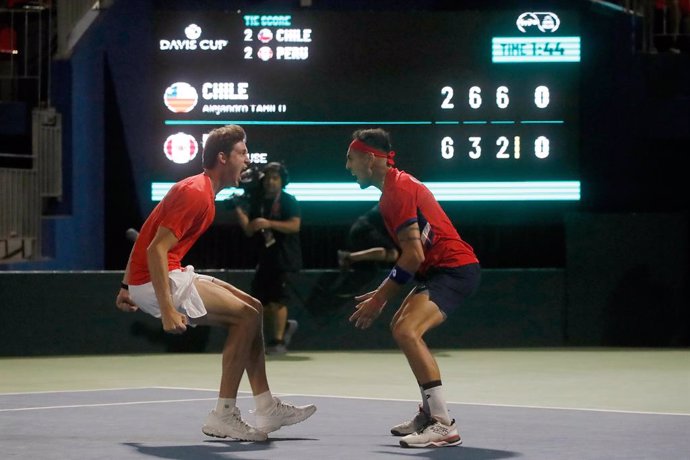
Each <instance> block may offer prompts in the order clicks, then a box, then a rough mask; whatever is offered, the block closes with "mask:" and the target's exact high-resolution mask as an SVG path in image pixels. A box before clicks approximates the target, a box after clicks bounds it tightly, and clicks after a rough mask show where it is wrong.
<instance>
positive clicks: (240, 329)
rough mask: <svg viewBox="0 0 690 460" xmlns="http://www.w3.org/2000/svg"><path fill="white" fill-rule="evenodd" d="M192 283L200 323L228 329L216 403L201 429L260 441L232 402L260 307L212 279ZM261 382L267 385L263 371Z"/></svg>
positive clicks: (261, 437)
mask: <svg viewBox="0 0 690 460" xmlns="http://www.w3.org/2000/svg"><path fill="white" fill-rule="evenodd" d="M195 285H196V287H197V291H198V292H199V295H200V296H201V299H202V300H203V302H204V305H205V307H206V310H207V312H208V314H207V315H206V316H205V317H204V318H203V319H202V320H201V321H200V323H201V324H210V325H220V326H224V327H227V329H228V336H227V339H226V341H225V345H224V346H223V357H222V374H221V381H220V391H219V397H218V405H217V406H216V409H215V410H213V411H211V413H210V414H209V416H208V417H207V419H206V423H205V424H204V426H203V428H202V431H203V432H204V433H205V434H207V435H209V436H216V437H221V438H223V437H232V438H235V439H241V440H248V441H264V440H266V439H267V435H266V433H264V432H263V431H260V430H258V429H256V428H254V427H252V426H250V425H248V424H247V423H245V422H244V420H242V418H241V414H240V411H239V409H238V408H237V407H236V404H235V403H236V400H237V389H238V388H239V385H240V381H241V379H242V375H243V374H244V370H245V369H246V368H247V365H248V361H249V357H250V350H251V348H252V346H253V343H254V341H255V338H256V336H257V335H258V334H259V331H260V324H261V311H260V310H257V309H256V308H254V307H253V306H251V305H250V304H249V303H247V302H245V301H243V300H242V299H240V298H238V297H237V296H236V295H234V294H233V293H232V292H231V291H230V290H229V289H227V288H225V287H223V286H220V285H218V284H215V283H214V282H212V281H209V280H206V279H200V280H198V281H197V282H196V283H195ZM263 382H264V383H265V387H266V388H268V383H267V381H266V375H265V372H264V374H263Z"/></svg>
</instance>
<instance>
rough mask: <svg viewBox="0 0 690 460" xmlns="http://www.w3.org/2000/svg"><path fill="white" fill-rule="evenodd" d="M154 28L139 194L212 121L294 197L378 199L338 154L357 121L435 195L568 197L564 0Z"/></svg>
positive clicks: (575, 58)
mask: <svg viewBox="0 0 690 460" xmlns="http://www.w3.org/2000/svg"><path fill="white" fill-rule="evenodd" d="M155 33H156V40H157V42H156V53H155V56H156V58H155V62H154V63H153V65H152V68H151V69H150V71H151V72H152V73H153V75H154V80H155V85H154V86H155V87H154V88H153V90H152V91H151V95H150V98H151V100H150V103H151V104H153V105H154V106H155V107H158V109H157V110H156V114H157V119H156V120H155V122H154V123H153V124H152V126H153V127H154V130H155V136H156V138H157V139H158V142H159V144H158V145H155V146H151V149H150V152H153V153H151V154H149V156H148V157H147V161H148V168H147V170H148V171H149V173H148V177H147V178H146V182H147V184H150V187H151V188H150V190H151V200H152V202H155V201H158V200H160V199H161V198H162V197H163V196H164V194H165V193H166V192H167V190H168V189H169V187H170V186H171V185H172V183H174V182H175V181H176V180H179V179H180V178H182V177H185V176H188V175H192V174H196V173H198V172H199V171H200V170H201V158H200V157H201V150H202V148H203V143H204V140H205V136H206V134H207V133H208V132H209V131H210V130H212V129H213V128H216V127H219V126H222V125H226V124H239V125H241V126H243V127H244V128H245V130H246V131H247V145H248V148H249V150H250V159H251V162H252V163H254V164H256V165H261V164H263V163H267V162H270V161H282V162H284V163H285V165H286V166H287V168H288V169H289V171H290V176H291V184H290V185H289V186H288V191H289V192H290V193H292V194H294V195H295V196H296V197H297V199H298V200H299V201H300V202H315V203H319V202H321V203H323V206H324V207H327V206H332V203H333V202H334V201H338V202H350V201H375V200H377V199H378V197H379V191H378V190H377V189H375V188H369V189H367V190H365V191H362V190H360V189H359V187H358V186H357V184H356V183H355V182H354V180H352V177H351V176H350V174H349V173H348V172H347V171H346V170H345V153H346V150H347V146H348V144H349V141H350V138H351V133H352V132H353V131H354V130H356V129H359V128H370V127H381V128H384V129H386V130H387V131H389V132H390V133H391V136H392V142H393V148H394V150H395V151H396V152H397V155H396V166H397V167H398V168H400V169H403V170H406V171H408V172H410V173H412V174H413V175H414V176H416V177H417V178H419V179H420V180H421V181H423V182H424V183H425V184H427V186H429V188H430V189H431V190H432V192H433V193H434V194H435V195H436V197H437V198H438V199H439V200H440V201H442V202H443V201H464V202H468V201H469V202H473V201H493V202H505V203H513V202H515V201H532V202H534V201H537V202H542V201H555V202H561V203H573V202H578V201H579V200H580V177H579V169H578V156H579V148H580V147H579V145H580V144H579V137H580V123H579V107H578V106H579V104H578V102H579V98H580V92H579V88H580V59H581V55H580V50H581V46H580V45H581V44H580V33H579V15H578V13H577V12H575V11H569V10H558V9H555V10H539V11H531V10H529V9H525V10H517V9H509V10H506V9H500V10H492V9H482V10H466V11H444V12H436V11H434V12H430V11H404V12H403V11H398V12H381V11H360V12H353V11H308V10H304V11H302V10H300V11H296V12H290V13H287V14H262V13H261V12H260V11H259V12H254V11H244V10H243V11H228V12H199V11H193V12H184V11H174V12H168V11H157V13H156V32H155ZM237 192H238V190H233V189H226V190H224V191H223V192H221V194H219V196H218V199H219V200H222V199H225V198H227V196H228V195H229V194H231V193H237Z"/></svg>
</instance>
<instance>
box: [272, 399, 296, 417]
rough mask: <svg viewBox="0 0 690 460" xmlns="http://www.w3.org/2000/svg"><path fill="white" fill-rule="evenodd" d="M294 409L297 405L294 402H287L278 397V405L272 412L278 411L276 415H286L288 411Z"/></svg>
mask: <svg viewBox="0 0 690 460" xmlns="http://www.w3.org/2000/svg"><path fill="white" fill-rule="evenodd" d="M294 409H295V406H293V405H292V404H286V403H284V402H283V401H281V400H280V399H277V398H276V406H275V408H274V409H273V411H272V412H274V413H276V415H284V414H286V413H288V412H291V411H293V410H294Z"/></svg>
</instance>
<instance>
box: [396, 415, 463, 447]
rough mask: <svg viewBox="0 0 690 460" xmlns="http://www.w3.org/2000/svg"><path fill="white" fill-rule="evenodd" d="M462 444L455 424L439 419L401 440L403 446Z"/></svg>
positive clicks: (449, 445) (432, 420) (448, 445)
mask: <svg viewBox="0 0 690 460" xmlns="http://www.w3.org/2000/svg"><path fill="white" fill-rule="evenodd" d="M459 444H462V439H461V438H460V434H459V433H458V428H457V426H456V425H455V420H453V421H452V422H450V425H445V424H443V423H441V422H439V421H438V420H435V419H431V421H430V422H429V423H428V424H427V426H426V427H424V428H423V429H422V430H421V431H418V432H417V433H413V434H408V435H407V436H405V437H403V438H402V439H401V440H400V445H401V446H402V447H451V446H457V445H459Z"/></svg>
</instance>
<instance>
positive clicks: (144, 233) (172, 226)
mask: <svg viewBox="0 0 690 460" xmlns="http://www.w3.org/2000/svg"><path fill="white" fill-rule="evenodd" d="M215 215H216V206H215V194H214V193H213V187H212V186H211V179H210V178H209V177H208V176H206V175H205V174H203V173H202V174H197V175H196V176H191V177H188V178H186V179H183V180H181V181H180V182H178V183H176V184H175V185H173V186H172V188H171V189H170V190H169V191H168V193H167V194H166V195H165V197H164V198H163V199H162V200H161V202H160V203H158V205H157V206H156V207H155V208H154V209H153V211H151V214H150V215H149V217H148V218H147V219H146V222H144V225H143V226H142V227H141V231H140V232H139V237H138V238H137V241H136V242H135V243H134V249H133V251H132V259H131V261H130V264H129V284H132V285H135V286H136V285H139V284H144V283H148V282H149V281H151V275H150V273H149V267H148V261H147V258H146V248H148V247H149V245H150V244H151V241H153V238H154V237H155V236H156V232H157V231H158V228H159V227H165V228H167V229H168V230H170V231H171V232H172V233H173V234H174V235H175V237H176V238H177V240H178V242H177V244H176V245H175V246H173V247H172V248H171V249H170V251H169V252H168V271H171V270H176V269H179V268H182V258H183V257H184V255H185V254H187V252H188V251H189V249H190V248H191V247H192V245H193V244H194V243H195V242H196V240H198V239H199V237H200V236H201V234H202V233H204V232H205V231H206V229H207V228H208V227H209V226H210V225H211V223H212V222H213V218H214V217H215Z"/></svg>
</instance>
